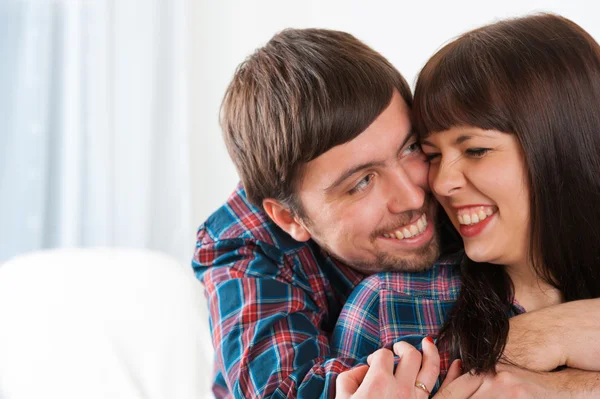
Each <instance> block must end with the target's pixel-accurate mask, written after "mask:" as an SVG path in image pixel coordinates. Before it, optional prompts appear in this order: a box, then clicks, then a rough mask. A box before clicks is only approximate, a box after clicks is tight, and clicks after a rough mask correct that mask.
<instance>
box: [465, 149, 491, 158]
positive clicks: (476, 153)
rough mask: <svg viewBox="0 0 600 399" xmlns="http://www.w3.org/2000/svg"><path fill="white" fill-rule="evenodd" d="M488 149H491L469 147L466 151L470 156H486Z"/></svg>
mask: <svg viewBox="0 0 600 399" xmlns="http://www.w3.org/2000/svg"><path fill="white" fill-rule="evenodd" d="M488 151H490V149H489V148H469V149H468V150H466V151H465V152H466V153H467V155H468V156H470V157H474V158H480V157H482V156H484V155H485V154H487V153H488Z"/></svg>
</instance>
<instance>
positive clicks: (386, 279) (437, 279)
mask: <svg viewBox="0 0 600 399" xmlns="http://www.w3.org/2000/svg"><path fill="white" fill-rule="evenodd" d="M462 258H463V252H462V251H459V252H456V253H453V254H449V255H445V256H443V257H441V258H439V259H438V260H437V261H436V262H435V264H433V266H432V267H431V268H429V269H427V270H424V271H420V272H413V273H408V272H391V273H390V272H386V273H378V274H375V275H373V276H370V277H369V278H368V279H366V280H365V281H363V283H362V284H365V285H368V286H369V287H370V289H371V290H375V291H377V292H386V293H393V294H396V295H400V296H407V297H419V298H425V299H432V300H442V301H446V300H448V301H454V300H456V299H457V297H458V294H459V292H460V287H461V279H460V263H461V261H462Z"/></svg>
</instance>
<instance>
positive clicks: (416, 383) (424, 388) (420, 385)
mask: <svg viewBox="0 0 600 399" xmlns="http://www.w3.org/2000/svg"><path fill="white" fill-rule="evenodd" d="M415 387H417V388H419V389H420V390H422V391H425V392H426V393H427V395H431V392H430V391H429V389H427V386H426V385H425V384H423V383H422V382H421V381H417V382H415Z"/></svg>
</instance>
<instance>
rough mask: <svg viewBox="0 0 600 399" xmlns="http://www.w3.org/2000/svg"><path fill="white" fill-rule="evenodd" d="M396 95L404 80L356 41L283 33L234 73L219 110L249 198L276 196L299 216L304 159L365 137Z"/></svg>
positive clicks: (406, 93) (312, 32) (336, 35)
mask: <svg viewBox="0 0 600 399" xmlns="http://www.w3.org/2000/svg"><path fill="white" fill-rule="evenodd" d="M394 90H397V91H398V92H399V93H400V95H401V96H402V97H403V98H404V101H405V102H406V103H407V105H408V106H409V107H410V106H411V105H412V94H411V92H410V88H409V86H408V84H407V83H406V81H405V80H404V78H403V77H402V75H400V73H399V72H398V71H397V70H396V69H395V68H394V67H393V66H392V65H391V64H390V63H389V62H388V61H387V60H386V59H385V58H384V57H383V56H382V55H380V54H379V53H377V52H376V51H374V50H373V49H371V48H370V47H368V46H367V45H365V44H364V43H362V42H361V41H359V40H358V39H356V38H355V37H354V36H352V35H350V34H348V33H344V32H338V31H332V30H325V29H287V30H284V31H282V32H280V33H278V34H276V35H275V36H274V37H273V38H272V39H271V40H270V41H269V42H268V43H267V44H266V45H265V46H264V47H262V48H259V49H258V50H256V51H255V52H254V54H252V55H251V56H250V57H248V58H247V59H246V60H245V61H244V62H243V63H242V64H241V65H240V66H239V67H238V68H237V70H236V72H235V75H234V77H233V80H232V82H231V83H230V85H229V87H228V89H227V91H226V93H225V97H224V99H223V104H222V106H221V127H222V129H223V135H224V138H225V144H226V146H227V150H228V151H229V155H230V156H231V158H232V160H233V162H234V164H235V166H236V168H237V171H238V174H239V175H240V178H241V180H242V183H243V185H244V188H245V189H246V195H247V197H248V199H249V200H250V201H251V202H252V203H253V204H255V205H257V206H259V207H262V202H263V200H264V199H265V198H274V199H276V200H278V201H279V202H280V203H282V204H285V205H286V206H288V207H290V208H291V210H292V211H293V212H295V213H297V214H301V212H302V211H301V209H302V208H301V206H300V204H299V201H298V200H297V197H296V196H295V195H294V191H295V190H294V188H295V187H296V182H297V180H298V178H299V177H300V176H301V173H302V167H303V165H304V164H306V163H307V162H310V161H311V160H313V159H315V158H317V157H318V156H319V155H321V154H323V153H325V152H327V151H329V150H330V149H331V148H333V147H335V146H337V145H340V144H343V143H346V142H348V141H350V140H352V139H353V138H355V137H356V136H358V135H359V134H360V133H361V132H363V131H364V130H365V129H366V128H367V127H368V126H369V125H370V124H371V123H372V122H373V121H374V120H375V119H376V118H377V116H378V115H379V114H380V113H381V112H382V111H383V110H384V109H385V108H386V107H387V106H388V105H389V103H390V101H391V99H392V94H393V92H394Z"/></svg>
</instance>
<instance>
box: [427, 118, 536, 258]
mask: <svg viewBox="0 0 600 399" xmlns="http://www.w3.org/2000/svg"><path fill="white" fill-rule="evenodd" d="M421 144H422V147H423V151H424V152H425V154H426V155H427V156H428V158H429V159H430V163H431V166H430V169H429V184H430V185H431V189H432V190H433V192H434V194H435V196H436V197H437V199H438V201H439V202H440V203H441V204H442V206H443V207H444V209H445V210H446V213H448V215H449V217H450V220H452V223H453V224H454V227H456V229H457V230H458V231H459V232H460V235H461V236H462V237H463V240H464V244H465V251H466V253H467V255H468V256H469V258H471V259H472V260H474V261H476V262H490V263H495V264H501V265H520V264H523V263H526V262H527V259H528V249H529V236H530V227H529V226H530V223H529V186H528V184H527V173H526V166H525V161H524V157H523V152H522V150H521V145H520V144H519V142H518V141H517V138H516V136H515V135H513V134H507V133H501V132H498V131H494V130H482V129H479V128H474V127H469V126H460V127H453V128H452V129H449V130H445V131H442V132H436V133H433V134H431V135H430V136H429V137H427V138H426V139H425V140H423V141H422V143H421Z"/></svg>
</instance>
